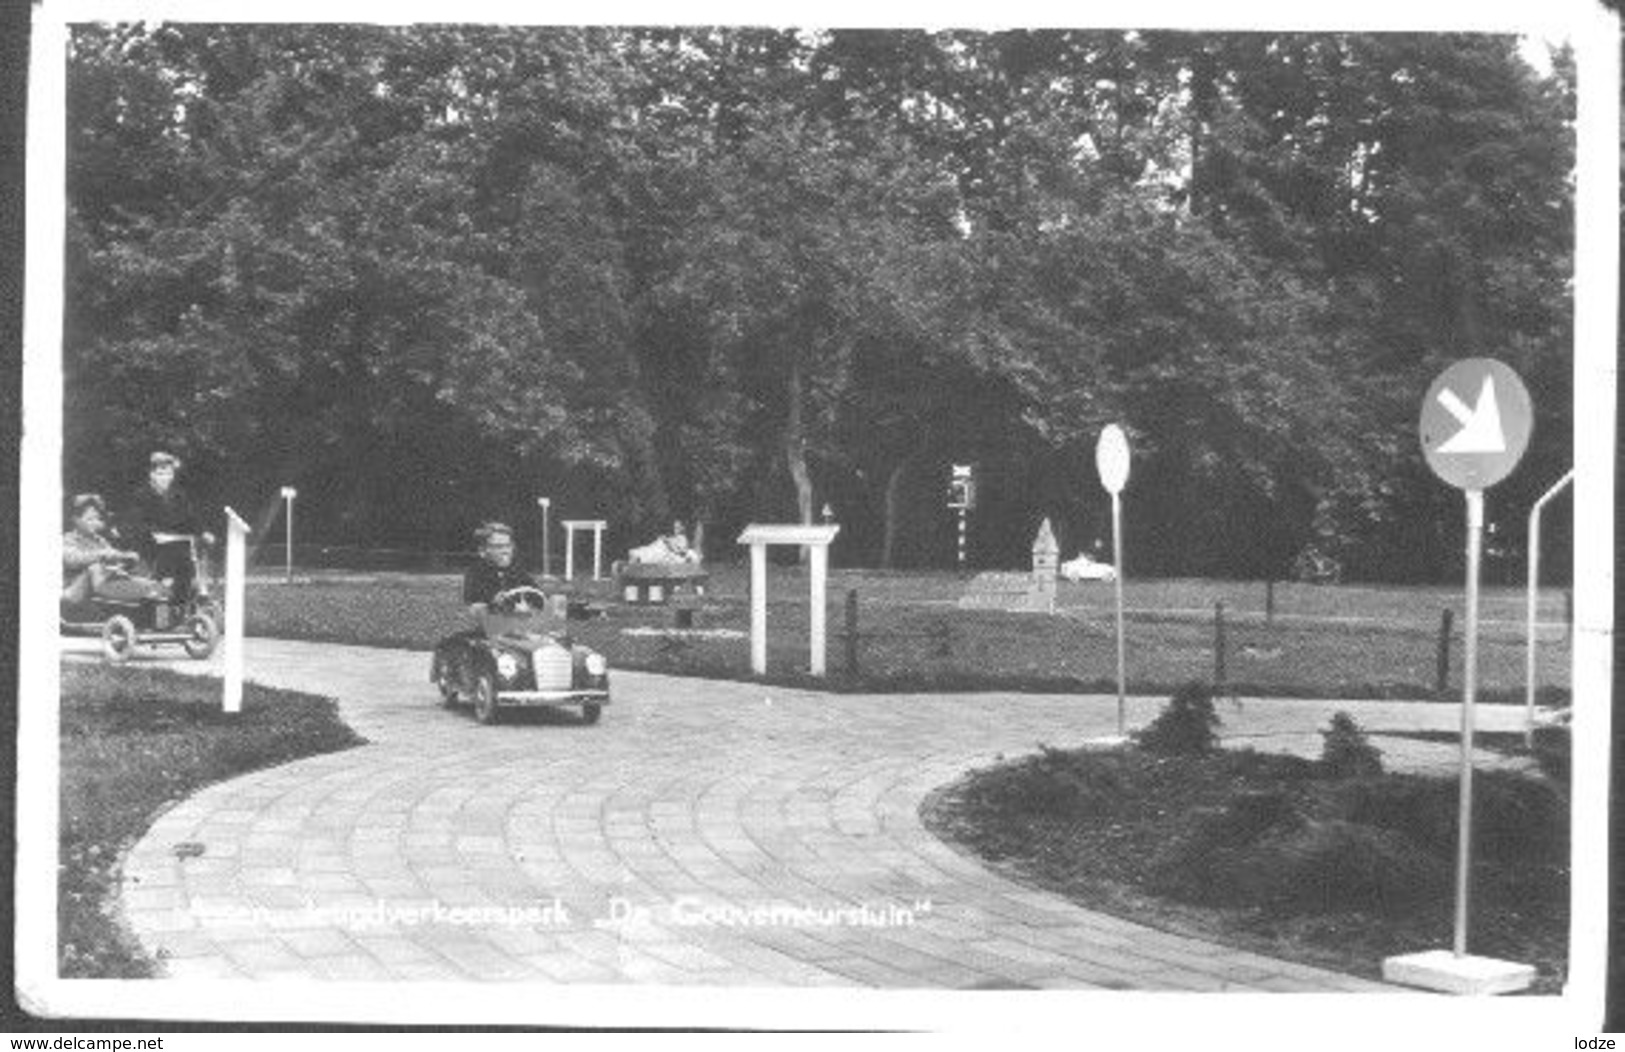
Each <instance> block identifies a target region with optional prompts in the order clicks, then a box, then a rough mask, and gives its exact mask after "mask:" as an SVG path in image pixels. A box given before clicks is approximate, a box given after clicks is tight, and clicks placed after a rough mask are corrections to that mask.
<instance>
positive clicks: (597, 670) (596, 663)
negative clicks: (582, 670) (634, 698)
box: [587, 654, 609, 676]
mask: <svg viewBox="0 0 1625 1052" xmlns="http://www.w3.org/2000/svg"><path fill="white" fill-rule="evenodd" d="M608 671H609V662H607V661H605V660H604V655H602V654H588V655H587V675H589V676H602V675H603V674H604V673H605V672H608Z"/></svg>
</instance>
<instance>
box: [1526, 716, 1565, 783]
mask: <svg viewBox="0 0 1625 1052" xmlns="http://www.w3.org/2000/svg"><path fill="white" fill-rule="evenodd" d="M1573 741H1574V736H1573V734H1572V733H1571V732H1570V730H1569V727H1568V725H1567V724H1557V725H1555V726H1545V727H1536V728H1535V735H1534V741H1533V745H1534V755H1535V763H1537V764H1539V765H1540V770H1541V773H1543V774H1545V775H1546V777H1548V778H1550V779H1552V780H1553V781H1556V782H1559V783H1561V784H1563V785H1567V784H1568V782H1569V767H1570V762H1569V761H1570V758H1571V756H1572V754H1573V750H1572V748H1571V746H1572V744H1573Z"/></svg>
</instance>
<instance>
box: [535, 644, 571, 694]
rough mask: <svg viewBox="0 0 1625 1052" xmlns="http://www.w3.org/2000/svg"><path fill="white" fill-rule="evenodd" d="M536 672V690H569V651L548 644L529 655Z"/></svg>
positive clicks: (556, 645)
mask: <svg viewBox="0 0 1625 1052" xmlns="http://www.w3.org/2000/svg"><path fill="white" fill-rule="evenodd" d="M531 661H532V664H533V667H534V668H535V670H536V689H537V690H569V689H570V683H571V679H572V676H571V659H570V651H569V650H567V649H566V648H564V647H561V646H559V645H558V644H557V643H548V644H546V645H545V646H542V647H540V648H538V649H537V651H536V653H535V654H533V655H531Z"/></svg>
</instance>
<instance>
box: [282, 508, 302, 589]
mask: <svg viewBox="0 0 1625 1052" xmlns="http://www.w3.org/2000/svg"><path fill="white" fill-rule="evenodd" d="M297 495H298V490H295V489H294V488H293V487H292V486H283V487H282V500H283V501H284V502H285V503H286V504H287V512H286V517H285V520H284V523H283V525H284V526H286V527H287V533H286V534H285V535H284V536H285V537H286V543H285V544H284V545H283V547H284V548H285V549H286V552H285V554H286V556H287V558H286V559H285V560H284V562H285V563H286V565H287V569H288V572H287V583H288V584H293V498H294V497H295V496H297Z"/></svg>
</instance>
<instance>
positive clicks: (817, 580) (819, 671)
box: [807, 544, 829, 676]
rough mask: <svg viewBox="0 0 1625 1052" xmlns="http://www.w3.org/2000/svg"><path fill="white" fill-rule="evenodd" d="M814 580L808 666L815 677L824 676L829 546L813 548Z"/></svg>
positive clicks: (811, 587)
mask: <svg viewBox="0 0 1625 1052" xmlns="http://www.w3.org/2000/svg"><path fill="white" fill-rule="evenodd" d="M811 569H812V579H811V581H809V582H808V585H809V587H810V589H811V601H812V610H811V611H809V613H810V615H811V616H810V618H809V620H810V622H811V633H810V639H809V640H808V644H807V645H808V647H809V651H810V652H809V654H808V664H809V668H810V669H811V671H812V674H813V675H815V676H822V675H823V674H824V668H825V660H824V614H825V610H824V603H825V588H824V578H825V576H826V575H827V574H828V573H829V545H827V544H815V545H813V546H812V567H811Z"/></svg>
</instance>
